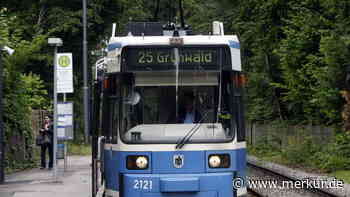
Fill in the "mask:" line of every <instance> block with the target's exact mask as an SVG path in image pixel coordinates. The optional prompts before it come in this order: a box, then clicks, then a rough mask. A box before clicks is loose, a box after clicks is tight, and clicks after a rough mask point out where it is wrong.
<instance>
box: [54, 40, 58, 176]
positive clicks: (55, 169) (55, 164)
mask: <svg viewBox="0 0 350 197" xmlns="http://www.w3.org/2000/svg"><path fill="white" fill-rule="evenodd" d="M53 65H54V85H53V100H54V101H53V102H54V115H53V176H54V179H55V181H57V163H56V162H57V158H56V153H57V46H55V58H54V64H53Z"/></svg>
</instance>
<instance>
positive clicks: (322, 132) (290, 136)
mask: <svg viewBox="0 0 350 197" xmlns="http://www.w3.org/2000/svg"><path fill="white" fill-rule="evenodd" d="M333 137H334V128H333V127H329V126H319V125H288V126H286V125H282V124H281V125H276V124H257V123H253V124H247V125H246V140H247V144H250V145H258V144H259V143H260V144H261V143H264V142H269V143H274V144H276V145H279V146H284V145H288V144H291V143H300V142H303V141H305V140H306V139H311V140H312V142H313V143H317V144H327V143H329V142H330V141H331V140H332V139H333Z"/></svg>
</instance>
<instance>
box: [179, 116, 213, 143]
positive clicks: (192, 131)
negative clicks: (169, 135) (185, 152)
mask: <svg viewBox="0 0 350 197" xmlns="http://www.w3.org/2000/svg"><path fill="white" fill-rule="evenodd" d="M208 114H209V111H206V113H205V114H204V116H203V117H202V119H200V121H199V122H198V123H196V125H194V126H193V127H192V128H191V129H190V130H189V131H188V132H187V133H186V135H185V136H184V137H183V138H181V139H180V140H179V141H178V143H176V146H175V149H181V148H182V147H183V146H184V145H185V144H187V142H189V141H190V139H191V137H192V136H193V135H194V134H195V133H196V132H197V131H198V130H199V128H200V127H201V125H202V122H203V120H204V119H205V118H207V116H208Z"/></svg>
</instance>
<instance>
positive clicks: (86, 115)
mask: <svg viewBox="0 0 350 197" xmlns="http://www.w3.org/2000/svg"><path fill="white" fill-rule="evenodd" d="M86 18H87V16H86V0H83V67H84V87H83V90H84V133H85V142H86V143H87V142H88V135H89V103H88V102H89V92H88V91H89V89H88V85H87V80H88V75H87V40H86V21H87V19H86Z"/></svg>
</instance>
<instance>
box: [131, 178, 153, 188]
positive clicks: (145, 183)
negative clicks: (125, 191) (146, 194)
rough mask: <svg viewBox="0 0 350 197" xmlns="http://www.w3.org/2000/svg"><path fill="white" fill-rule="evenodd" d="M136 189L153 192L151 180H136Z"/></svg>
mask: <svg viewBox="0 0 350 197" xmlns="http://www.w3.org/2000/svg"><path fill="white" fill-rule="evenodd" d="M134 189H136V190H151V189H152V181H151V180H134Z"/></svg>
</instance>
